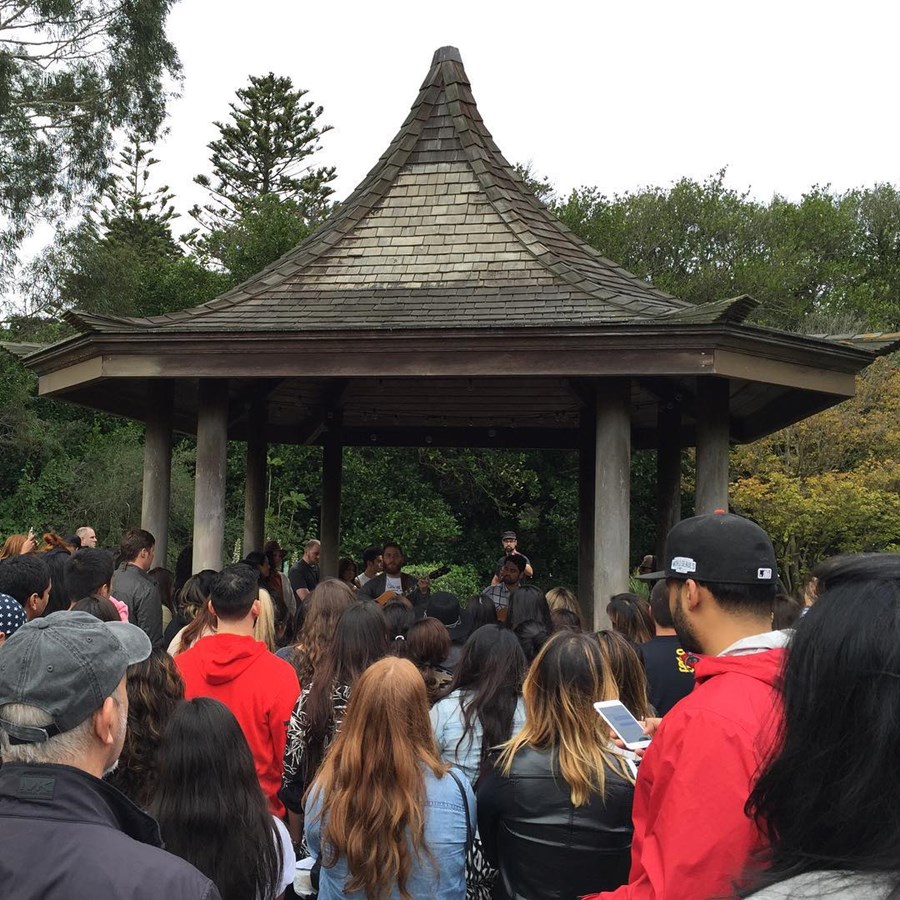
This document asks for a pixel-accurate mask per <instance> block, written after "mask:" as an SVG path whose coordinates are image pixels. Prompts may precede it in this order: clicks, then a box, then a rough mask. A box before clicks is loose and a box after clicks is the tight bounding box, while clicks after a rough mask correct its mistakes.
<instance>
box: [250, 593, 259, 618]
mask: <svg viewBox="0 0 900 900" xmlns="http://www.w3.org/2000/svg"><path fill="white" fill-rule="evenodd" d="M259 609H260V605H259V598H257V599H256V600H254V601H253V606H251V607H250V615H252V616H253V621H254V622H255V621H256V620H257V619H258V618H259Z"/></svg>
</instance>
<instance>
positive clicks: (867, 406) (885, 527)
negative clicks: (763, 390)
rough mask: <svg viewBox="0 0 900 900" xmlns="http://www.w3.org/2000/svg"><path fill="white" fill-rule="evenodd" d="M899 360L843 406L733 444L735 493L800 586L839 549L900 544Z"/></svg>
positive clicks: (869, 376)
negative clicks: (748, 441)
mask: <svg viewBox="0 0 900 900" xmlns="http://www.w3.org/2000/svg"><path fill="white" fill-rule="evenodd" d="M898 416H900V360H898V359H897V358H891V359H882V360H878V361H877V362H876V363H874V364H873V365H872V366H871V367H870V368H869V369H868V370H867V371H866V372H865V373H864V374H863V375H862V376H860V377H859V378H858V379H857V395H856V397H854V398H853V399H852V400H848V401H847V402H845V403H842V404H840V405H839V406H836V407H833V408H832V409H829V410H826V411H825V412H823V413H820V414H819V415H817V416H813V417H812V418H810V419H806V420H805V421H803V422H800V423H798V424H797V425H793V426H791V427H790V428H786V429H784V430H782V431H779V432H777V433H775V434H773V435H770V436H769V437H767V438H763V439H762V440H760V441H757V442H756V443H754V444H751V445H748V446H746V447H739V448H736V449H735V450H734V451H733V453H732V470H733V472H734V481H733V484H732V487H731V496H732V502H733V505H734V507H735V509H736V510H737V511H738V512H742V513H744V514H746V515H749V516H751V517H752V518H754V519H755V520H756V521H758V522H759V523H760V524H761V525H762V526H763V527H764V528H766V530H767V531H768V532H769V534H770V535H771V536H772V540H773V542H774V543H775V547H776V551H777V552H778V557H779V567H780V570H781V574H782V578H783V579H784V580H785V583H786V584H787V585H788V587H789V588H791V589H796V588H797V587H799V586H800V585H801V584H802V582H803V579H804V578H805V577H806V576H807V574H808V573H809V570H810V569H811V568H812V567H813V566H814V565H815V564H816V563H817V562H819V561H821V560H822V559H825V558H827V557H829V556H832V555H834V554H836V553H857V552H861V551H880V550H896V549H898V546H900V425H898V422H900V418H898Z"/></svg>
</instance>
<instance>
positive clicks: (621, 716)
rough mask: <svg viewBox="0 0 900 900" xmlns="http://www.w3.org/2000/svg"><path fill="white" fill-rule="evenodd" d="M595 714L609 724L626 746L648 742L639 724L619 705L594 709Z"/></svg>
mask: <svg viewBox="0 0 900 900" xmlns="http://www.w3.org/2000/svg"><path fill="white" fill-rule="evenodd" d="M595 708H596V709H597V712H598V713H600V715H601V716H603V718H604V719H606V721H607V722H609V724H610V725H612V727H613V728H614V729H615V731H616V733H617V734H618V735H619V737H620V738H622V740H623V741H625V742H626V743H628V744H635V743H638V742H639V741H647V740H649V739H648V737H647V735H646V734H644V729H643V728H641V725H640V723H639V722H638V721H637V720H636V719H635V718H634V716H633V715H632V714H631V713H630V712H629V711H628V709H627V708H626V707H625V706H623V705H622V704H621V703H616V704H615V705H614V706H603V707H595Z"/></svg>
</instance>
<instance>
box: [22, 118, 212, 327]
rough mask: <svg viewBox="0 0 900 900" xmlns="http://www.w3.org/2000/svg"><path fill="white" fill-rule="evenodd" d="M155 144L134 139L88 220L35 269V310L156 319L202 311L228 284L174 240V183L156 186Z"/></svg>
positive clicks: (31, 280)
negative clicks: (193, 309) (176, 311)
mask: <svg viewBox="0 0 900 900" xmlns="http://www.w3.org/2000/svg"><path fill="white" fill-rule="evenodd" d="M156 164H157V160H156V159H155V158H154V157H153V156H152V145H151V144H150V143H149V142H148V141H147V140H145V139H143V138H141V137H139V136H136V135H132V136H130V138H129V142H128V144H127V145H126V146H125V147H124V148H123V149H122V151H121V152H120V154H119V161H118V164H117V166H116V167H115V168H114V169H113V171H112V173H111V175H110V177H109V178H108V179H107V182H106V185H105V187H104V189H103V192H102V194H101V196H100V198H99V199H98V201H97V202H96V203H95V205H94V207H93V208H92V209H91V211H90V212H89V213H88V214H87V215H86V216H85V218H84V220H83V221H82V222H80V223H79V224H78V225H77V226H75V227H74V228H72V229H69V230H64V231H61V232H60V233H59V234H58V235H57V239H56V241H55V242H54V243H53V245H52V246H51V247H50V248H48V249H47V250H46V251H45V252H44V253H43V254H42V255H41V256H40V257H38V259H37V260H36V261H35V262H34V263H33V264H32V266H31V267H30V268H29V270H28V280H27V282H26V295H27V296H28V297H29V298H31V300H32V304H31V309H30V312H32V313H33V314H38V315H45V316H46V315H49V316H56V315H58V314H59V313H60V312H62V311H63V310H65V309H72V308H78V309H83V310H88V311H91V312H99V313H105V314H108V315H122V316H128V315H155V314H159V313H164V312H169V311H171V310H174V309H181V308H183V307H185V306H194V305H196V304H197V303H201V302H203V301H205V300H209V299H211V298H212V297H214V296H215V295H216V294H217V293H219V292H220V291H221V290H224V289H225V288H226V287H227V282H226V280H225V279H224V277H223V276H222V275H221V274H217V273H214V272H210V271H208V270H206V269H204V268H203V267H202V266H201V265H199V264H198V263H197V262H196V261H195V260H193V259H191V258H189V257H186V256H185V254H184V252H183V251H182V249H181V248H180V247H179V246H178V244H177V243H176V241H175V239H174V238H173V236H172V222H173V221H174V220H175V219H176V218H177V216H178V214H177V213H176V212H175V210H174V208H173V206H172V202H171V201H172V199H173V196H172V194H171V193H169V189H168V187H167V186H165V185H163V186H160V187H153V186H152V181H151V179H152V171H153V167H154V166H155V165H156Z"/></svg>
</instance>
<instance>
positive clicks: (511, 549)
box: [491, 531, 534, 587]
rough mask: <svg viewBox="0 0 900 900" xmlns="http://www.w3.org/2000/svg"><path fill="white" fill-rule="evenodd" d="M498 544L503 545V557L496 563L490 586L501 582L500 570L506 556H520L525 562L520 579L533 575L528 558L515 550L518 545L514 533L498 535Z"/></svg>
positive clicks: (506, 532) (507, 532) (505, 532)
mask: <svg viewBox="0 0 900 900" xmlns="http://www.w3.org/2000/svg"><path fill="white" fill-rule="evenodd" d="M500 543H501V544H503V556H502V557H501V558H500V559H499V560H498V561H497V568H496V570H495V571H494V578H493V581H491V586H492V587H493V586H494V585H495V584H500V582H501V581H502V579H501V577H500V570H501V569H502V568H503V563H504V562H506V557H507V556H515V555H518V556H521V557H522V559H524V560H525V573H524V575H523V576H522V577H523V578H531V577H532V576H533V575H534V569H532V568H531V563H530V562H529V560H528V557H527V556H526V555H525V554H524V553H522V552H521V551H520V550H517V549H516V547H517V546H518V543H519V539H518V538H517V537H516V533H515V532H514V531H504V532H503V534H501V535H500Z"/></svg>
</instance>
